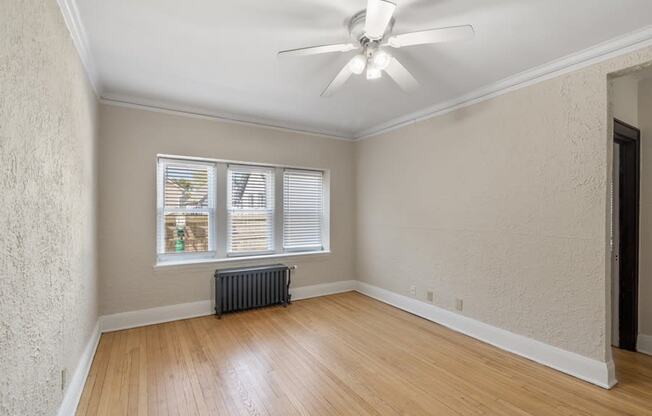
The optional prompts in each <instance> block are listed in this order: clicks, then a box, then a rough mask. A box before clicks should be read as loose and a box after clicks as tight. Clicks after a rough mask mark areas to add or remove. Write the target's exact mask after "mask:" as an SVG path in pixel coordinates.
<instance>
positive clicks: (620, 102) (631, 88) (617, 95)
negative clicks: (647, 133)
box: [611, 75, 638, 126]
mask: <svg viewBox="0 0 652 416" xmlns="http://www.w3.org/2000/svg"><path fill="white" fill-rule="evenodd" d="M611 102H612V104H613V107H612V108H613V115H614V117H615V118H617V119H618V120H620V121H624V122H625V123H627V124H631V125H632V126H638V78H637V77H635V76H632V75H629V76H623V77H618V78H615V79H614V80H613V89H612V96H611Z"/></svg>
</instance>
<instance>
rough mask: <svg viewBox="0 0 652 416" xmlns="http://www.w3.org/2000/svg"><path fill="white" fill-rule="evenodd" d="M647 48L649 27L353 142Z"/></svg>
mask: <svg viewBox="0 0 652 416" xmlns="http://www.w3.org/2000/svg"><path fill="white" fill-rule="evenodd" d="M650 45H652V26H648V27H645V28H643V29H640V30H637V31H635V32H631V33H629V34H626V35H624V36H620V37H617V38H614V39H611V40H609V41H606V42H603V43H600V44H598V45H595V46H592V47H590V48H587V49H584V50H582V51H579V52H576V53H573V54H571V55H567V56H565V57H563V58H561V59H557V60H554V61H551V62H549V63H547V64H544V65H541V66H538V67H535V68H532V69H529V70H527V71H524V72H521V73H518V74H516V75H513V76H511V77H508V78H504V79H502V80H500V81H497V82H494V83H491V84H489V85H486V86H484V87H482V88H480V89H477V90H475V91H473V92H471V93H469V94H465V95H462V96H460V97H457V98H453V99H451V100H448V101H446V102H443V103H440V104H437V105H434V106H431V107H428V108H425V109H423V110H419V111H415V112H413V113H410V114H407V115H404V116H402V117H398V118H395V119H392V120H390V121H387V122H385V123H382V124H379V125H377V126H374V127H372V128H369V129H366V130H363V131H360V132H358V133H357V134H356V135H355V138H354V140H356V141H358V140H365V139H368V138H371V137H375V136H379V135H381V134H383V133H387V132H390V131H392V130H396V129H398V128H401V127H404V126H408V125H410V124H414V123H417V122H419V121H423V120H427V119H429V118H432V117H437V116H440V115H443V114H446V113H450V112H452V111H455V110H458V109H460V108H464V107H468V106H470V105H473V104H477V103H480V102H482V101H486V100H490V99H492V98H495V97H498V96H500V95H503V94H506V93H508V92H512V91H515V90H518V89H521V88H525V87H528V86H531V85H534V84H538V83H540V82H543V81H546V80H549V79H552V78H556V77H558V76H560V75H564V74H567V73H570V72H573V71H577V70H578V69H582V68H585V67H588V66H591V65H594V64H597V63H599V62H603V61H605V60H607V59H611V58H614V57H617V56H620V55H624V54H626V53H629V52H632V51H635V50H637V49H640V48H644V47H646V46H650Z"/></svg>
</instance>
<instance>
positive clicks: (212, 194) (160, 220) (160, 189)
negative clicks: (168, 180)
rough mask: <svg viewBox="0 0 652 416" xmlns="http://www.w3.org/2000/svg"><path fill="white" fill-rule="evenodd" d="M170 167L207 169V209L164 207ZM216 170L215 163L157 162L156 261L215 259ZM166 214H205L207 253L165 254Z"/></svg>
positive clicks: (161, 159) (189, 161) (173, 160)
mask: <svg viewBox="0 0 652 416" xmlns="http://www.w3.org/2000/svg"><path fill="white" fill-rule="evenodd" d="M170 165H173V166H174V165H178V166H205V167H208V168H209V169H210V170H209V174H208V207H207V208H180V207H169V208H168V207H165V201H164V198H165V169H166V167H167V166H170ZM216 174H217V173H216V169H215V163H211V162H203V161H197V160H183V159H171V158H161V157H159V158H158V160H157V173H156V183H157V186H156V201H157V202H156V248H157V249H156V253H157V261H158V262H159V263H164V262H179V261H191V260H196V259H211V258H215V255H216V250H215V242H216V236H217V233H216V221H215V219H216V218H215V206H216V199H217V195H216V187H215V182H216V180H215V179H216ZM168 213H189V214H190V213H202V214H203V213H205V214H207V215H208V251H202V252H183V253H166V252H165V241H164V235H163V234H164V233H165V214H168Z"/></svg>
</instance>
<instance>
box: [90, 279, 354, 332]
mask: <svg viewBox="0 0 652 416" xmlns="http://www.w3.org/2000/svg"><path fill="white" fill-rule="evenodd" d="M356 286H357V282H356V281H355V280H344V281H339V282H333V283H323V284H319V285H314V286H302V287H297V288H290V294H291V295H292V300H293V301H294V300H300V299H308V298H313V297H317V296H326V295H332V294H335V293H342V292H350V291H352V290H355V288H356ZM214 313H215V309H214V303H213V300H200V301H198V302H189V303H180V304H177V305H169V306H160V307H156V308H150V309H141V310H137V311H130V312H121V313H115V314H112V315H104V316H102V317H100V328H101V330H102V332H111V331H118V330H121V329H129V328H137V327H141V326H146V325H154V324H160V323H163V322H172V321H178V320H181V319H189V318H196V317H199V316H208V315H212V314H214Z"/></svg>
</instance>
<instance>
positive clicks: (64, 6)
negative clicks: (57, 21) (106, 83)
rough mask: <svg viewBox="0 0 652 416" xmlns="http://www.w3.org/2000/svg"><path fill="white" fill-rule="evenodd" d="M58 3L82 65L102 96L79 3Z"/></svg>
mask: <svg viewBox="0 0 652 416" xmlns="http://www.w3.org/2000/svg"><path fill="white" fill-rule="evenodd" d="M57 3H58V4H59V9H61V14H63V20H64V21H65V23H66V26H67V27H68V31H69V32H70V36H71V37H72V42H73V44H74V45H75V48H76V49H77V53H78V54H79V58H80V60H81V62H82V65H83V66H84V69H85V70H86V76H87V77H88V80H89V81H90V83H91V86H92V87H93V91H95V95H96V96H97V97H100V95H101V93H102V88H101V84H100V78H99V76H98V73H97V70H96V68H95V62H94V61H93V57H92V55H91V52H90V48H89V46H88V37H87V34H86V29H85V28H84V24H83V23H82V21H81V17H80V16H79V10H78V9H77V3H76V2H75V0H57Z"/></svg>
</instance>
